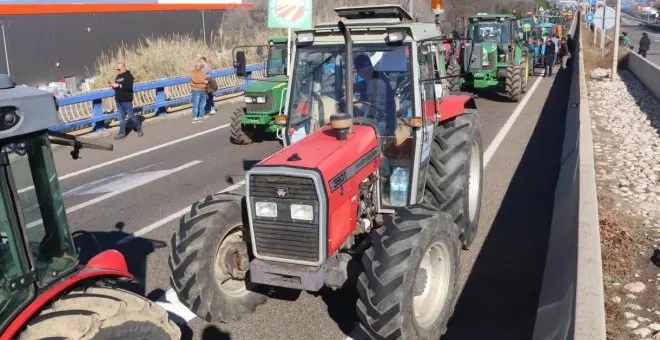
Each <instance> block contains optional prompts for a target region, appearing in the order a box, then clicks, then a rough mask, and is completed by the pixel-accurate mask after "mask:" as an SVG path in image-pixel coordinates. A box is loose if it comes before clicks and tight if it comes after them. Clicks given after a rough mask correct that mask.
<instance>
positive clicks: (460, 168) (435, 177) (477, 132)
mask: <svg viewBox="0 0 660 340" xmlns="http://www.w3.org/2000/svg"><path fill="white" fill-rule="evenodd" d="M473 156H475V157H473ZM430 157H431V159H430V163H429V167H428V172H427V176H426V187H425V190H424V201H425V202H426V203H429V204H431V205H433V206H435V207H436V208H438V209H440V210H442V211H445V212H448V213H450V214H451V215H452V217H453V218H454V223H456V225H457V226H458V229H459V231H460V233H461V241H462V243H463V248H464V249H468V248H469V247H470V245H471V244H472V241H474V237H475V236H476V234H477V229H478V227H479V215H480V213H481V195H482V191H483V189H482V187H483V185H482V184H483V141H482V137H481V125H480V123H479V116H478V115H477V113H465V114H462V115H460V116H458V117H456V118H455V119H453V120H450V121H447V122H443V123H442V124H440V125H439V126H438V128H436V131H435V137H434V139H433V145H432V146H431V155H430ZM473 170H475V171H478V172H473ZM471 177H472V178H471ZM470 190H472V194H471V191H470Z"/></svg>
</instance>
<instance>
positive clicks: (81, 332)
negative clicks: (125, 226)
mask: <svg viewBox="0 0 660 340" xmlns="http://www.w3.org/2000/svg"><path fill="white" fill-rule="evenodd" d="M180 338H181V330H180V329H179V327H177V325H176V324H175V323H174V322H172V321H170V320H169V319H168V315H167V311H165V309H163V308H162V307H160V306H159V305H157V304H155V303H154V302H152V301H149V300H148V299H146V298H144V297H141V296H139V295H135V294H133V293H130V292H127V291H124V290H121V289H112V288H101V287H89V288H87V289H79V290H74V291H71V292H70V293H69V294H66V295H63V296H61V297H59V298H57V299H56V300H55V301H54V302H53V303H52V304H50V305H49V306H48V307H47V308H46V309H44V310H42V311H41V312H40V313H39V315H37V316H36V317H34V318H33V319H32V320H30V322H29V323H28V325H27V328H26V329H25V330H24V331H23V332H22V333H21V334H20V335H19V339H21V340H23V339H67V340H77V339H85V340H90V339H91V340H126V339H149V340H166V339H171V340H178V339H180Z"/></svg>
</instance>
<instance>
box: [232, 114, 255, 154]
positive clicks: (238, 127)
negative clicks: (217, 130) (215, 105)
mask: <svg viewBox="0 0 660 340" xmlns="http://www.w3.org/2000/svg"><path fill="white" fill-rule="evenodd" d="M244 116H245V108H243V107H241V108H238V109H236V111H234V113H233V114H232V117H231V124H230V125H231V136H230V137H229V140H230V141H231V142H232V143H234V144H239V145H247V144H251V143H252V142H254V135H255V131H254V130H250V129H249V128H248V127H247V126H245V125H243V117H244Z"/></svg>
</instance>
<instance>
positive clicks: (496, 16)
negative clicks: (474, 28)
mask: <svg viewBox="0 0 660 340" xmlns="http://www.w3.org/2000/svg"><path fill="white" fill-rule="evenodd" d="M468 19H470V20H474V21H476V20H483V21H488V20H501V19H505V20H507V19H508V20H512V19H517V18H516V16H515V15H513V14H507V13H499V14H498V13H477V14H475V15H471V16H469V17H468Z"/></svg>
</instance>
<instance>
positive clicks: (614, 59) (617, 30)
mask: <svg viewBox="0 0 660 340" xmlns="http://www.w3.org/2000/svg"><path fill="white" fill-rule="evenodd" d="M620 30H621V0H616V18H615V21H614V53H613V55H612V72H610V78H611V79H612V80H614V79H615V75H616V68H617V64H618V62H619V58H618V57H619V34H621V33H620Z"/></svg>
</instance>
